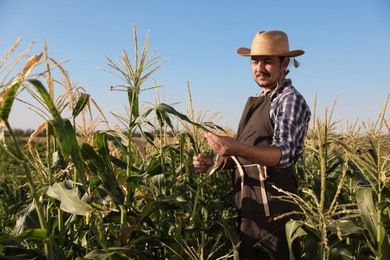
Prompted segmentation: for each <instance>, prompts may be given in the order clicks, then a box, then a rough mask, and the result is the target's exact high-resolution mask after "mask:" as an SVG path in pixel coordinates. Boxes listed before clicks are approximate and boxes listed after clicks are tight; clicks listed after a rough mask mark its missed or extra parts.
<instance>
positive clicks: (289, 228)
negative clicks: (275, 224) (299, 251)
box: [286, 220, 307, 259]
mask: <svg viewBox="0 0 390 260" xmlns="http://www.w3.org/2000/svg"><path fill="white" fill-rule="evenodd" d="M302 225H303V224H302V223H301V222H299V221H296V220H290V221H288V222H287V223H286V237H287V244H288V248H289V251H290V259H295V257H294V253H293V244H294V240H295V239H297V238H299V237H302V236H305V235H307V233H306V232H305V230H303V229H302Z"/></svg>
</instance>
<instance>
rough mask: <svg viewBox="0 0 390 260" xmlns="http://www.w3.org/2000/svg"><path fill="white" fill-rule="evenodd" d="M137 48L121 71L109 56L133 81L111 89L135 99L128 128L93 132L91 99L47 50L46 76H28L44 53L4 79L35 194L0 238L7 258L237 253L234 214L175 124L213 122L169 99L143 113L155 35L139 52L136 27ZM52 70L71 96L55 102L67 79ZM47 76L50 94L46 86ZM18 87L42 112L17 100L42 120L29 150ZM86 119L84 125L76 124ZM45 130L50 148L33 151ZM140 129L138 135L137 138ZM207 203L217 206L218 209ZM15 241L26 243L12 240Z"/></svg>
mask: <svg viewBox="0 0 390 260" xmlns="http://www.w3.org/2000/svg"><path fill="white" fill-rule="evenodd" d="M134 42H135V44H134V45H135V48H134V50H135V52H134V56H135V60H134V64H132V63H131V62H130V59H129V57H128V54H127V52H125V51H123V53H122V54H123V55H122V58H121V64H120V65H117V64H116V63H115V62H113V60H111V59H109V58H108V60H109V66H110V67H111V68H113V69H114V71H115V72H114V73H113V74H115V75H117V76H119V77H120V78H121V79H123V80H124V82H125V83H126V85H125V86H116V87H113V89H115V90H124V91H125V92H126V93H127V95H128V101H129V114H128V115H129V116H128V117H127V118H121V120H122V122H125V123H126V126H127V127H126V129H125V130H124V131H118V130H112V129H108V130H107V131H102V132H100V133H93V132H94V131H93V127H86V124H85V117H84V115H85V114H89V115H90V118H91V119H92V120H91V121H92V124H93V122H96V121H95V119H93V117H92V114H91V102H92V103H93V99H92V98H91V97H90V95H89V94H85V93H82V92H79V90H80V88H77V87H75V86H74V85H73V84H72V83H71V81H70V79H69V75H68V74H67V72H66V71H65V70H64V69H63V68H62V66H61V64H60V63H58V62H56V61H55V60H54V59H52V58H50V57H49V56H48V54H47V47H46V45H45V50H44V58H45V62H44V65H46V66H45V71H44V72H43V73H39V74H37V75H35V76H34V77H32V78H27V75H28V73H29V72H30V70H31V69H32V68H33V67H34V66H36V65H37V64H38V61H39V60H40V58H41V56H42V54H39V55H36V56H33V58H31V59H30V60H28V62H27V63H26V66H25V68H24V69H23V70H22V73H20V74H18V77H15V78H16V79H17V81H15V82H16V83H12V84H11V83H9V82H6V81H4V82H6V83H4V90H3V92H2V97H3V99H2V103H1V110H0V115H1V119H2V123H4V126H5V127H6V128H7V130H8V132H9V133H10V137H11V141H12V142H11V143H10V144H9V143H8V142H9V141H8V139H6V138H4V139H3V149H4V150H7V151H8V152H9V153H10V154H11V155H12V156H14V157H15V158H16V159H17V160H18V162H20V164H21V165H22V166H24V169H25V171H24V177H25V178H26V179H27V182H28V184H29V190H30V192H29V193H30V194H31V195H32V197H33V203H31V204H29V203H28V202H27V203H26V207H25V208H24V209H23V210H21V211H20V212H19V214H18V220H17V223H16V225H15V227H14V229H13V230H12V232H11V233H10V234H7V235H5V236H3V237H1V238H0V244H2V251H3V253H5V254H6V255H13V256H17V257H23V258H36V257H38V258H39V257H45V258H47V259H65V258H70V259H73V258H75V257H76V256H81V257H85V258H96V257H98V258H100V259H106V258H110V259H119V258H120V259H123V258H139V259H153V258H154V259H163V258H171V257H176V258H179V259H189V258H190V259H207V258H219V257H221V258H222V257H223V258H227V257H230V256H233V254H235V253H236V252H237V251H236V250H235V245H236V244H237V237H236V234H235V232H234V231H233V230H232V229H231V227H230V225H229V222H230V221H231V220H232V219H233V218H232V216H231V215H230V213H227V211H226V210H225V207H226V206H229V205H228V204H225V202H224V198H223V197H220V198H218V197H216V196H213V194H215V191H216V187H215V185H209V184H208V183H209V182H208V180H207V179H203V177H202V176H198V175H196V174H195V173H194V170H193V169H192V167H191V164H190V161H191V158H192V156H193V154H194V152H195V151H196V152H199V147H200V145H195V142H194V138H193V136H192V135H191V134H190V133H187V132H185V133H180V131H179V130H178V129H177V128H176V127H175V124H174V123H173V121H174V120H178V121H179V122H185V123H186V124H190V125H193V126H195V127H196V128H199V129H202V131H210V130H209V126H212V124H211V123H207V124H203V123H200V122H195V121H194V120H191V119H190V118H189V117H187V116H186V115H184V114H182V113H180V112H178V111H177V110H176V109H175V108H174V107H173V106H171V105H168V104H166V103H159V104H156V105H153V106H152V107H150V108H148V109H146V110H145V111H141V109H140V105H139V104H140V93H141V91H143V90H147V89H149V88H146V89H142V88H141V85H143V84H144V83H145V82H146V80H147V79H148V78H149V77H150V75H152V73H153V72H154V71H156V70H157V69H158V68H159V67H160V64H159V63H158V57H155V56H154V53H153V54H152V55H151V56H149V52H148V48H149V45H148V36H147V38H146V41H145V44H144V47H143V49H142V51H141V52H139V51H138V43H137V35H136V31H135V27H134ZM12 50H14V49H12ZM12 50H11V52H12ZM8 55H9V54H7V56H8ZM51 64H53V65H51ZM53 69H58V70H59V71H60V72H61V74H62V75H63V76H64V80H63V81H62V82H61V84H60V85H61V86H62V87H63V88H64V90H65V94H64V95H61V96H59V97H58V98H57V99H56V98H55V96H56V95H55V88H54V85H55V84H56V83H57V82H60V81H59V80H56V79H54V78H53V75H54V74H53V73H52V71H53ZM7 75H8V73H7ZM36 77H38V79H37V78H36ZM42 77H44V79H45V81H46V84H47V86H48V87H47V88H46V87H45V86H44V84H43V83H42V81H40V80H39V78H42ZM10 82H14V81H10ZM21 86H22V88H20V87H21ZM151 88H152V89H154V88H157V86H152V87H151ZM18 89H21V90H27V91H28V92H29V93H30V94H31V95H32V96H33V98H34V99H35V100H37V101H38V103H39V105H40V106H36V105H33V104H31V103H28V102H25V101H22V100H19V101H22V102H24V103H25V104H27V105H29V106H30V107H31V109H32V110H33V112H35V113H38V114H39V115H41V117H42V118H43V119H44V123H42V124H41V126H39V127H38V129H37V130H36V131H35V132H34V133H33V134H32V135H31V137H30V139H29V140H28V142H27V146H25V147H22V146H21V145H20V144H19V143H18V140H17V139H16V138H15V135H14V134H13V132H12V127H11V126H10V125H9V123H8V117H9V114H10V111H11V109H12V105H13V101H14V100H15V99H16V96H17V93H18V92H17V91H18ZM95 107H96V108H98V106H97V105H96V104H95ZM67 108H68V110H69V112H70V113H68V115H66V109H67ZM86 111H89V112H86ZM98 111H99V112H100V115H101V117H103V118H104V115H103V113H101V111H100V110H99V108H98ZM80 115H81V121H82V123H81V124H82V125H81V126H80V125H78V122H77V119H78V118H79V117H80ZM118 118H119V116H118ZM153 121H154V122H155V123H153ZM43 131H45V134H46V151H45V152H44V153H41V152H40V151H38V150H37V149H36V148H35V147H34V139H35V137H36V136H37V135H38V134H40V133H42V132H43ZM78 131H79V132H78ZM88 131H89V133H88ZM80 132H81V134H80ZM136 133H137V134H138V133H140V138H138V139H137V138H135V135H136ZM167 137H169V138H167ZM198 144H199V143H198ZM201 146H204V144H203V145H201ZM33 176H34V177H33ZM221 180H222V181H221ZM229 182H230V178H229V176H228V175H222V176H221V178H220V181H219V182H218V185H220V187H226V186H227V185H228V184H229ZM217 190H218V189H217ZM210 203H211V204H213V205H214V207H213V208H211V209H210V208H209V205H210ZM16 240H18V241H21V243H16V244H15V243H14V241H16ZM40 245H43V250H41V247H40Z"/></svg>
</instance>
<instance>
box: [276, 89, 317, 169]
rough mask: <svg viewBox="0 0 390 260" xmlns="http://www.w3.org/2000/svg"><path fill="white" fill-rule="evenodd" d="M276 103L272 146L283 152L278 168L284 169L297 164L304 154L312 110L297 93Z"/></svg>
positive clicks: (286, 94) (285, 95)
mask: <svg viewBox="0 0 390 260" xmlns="http://www.w3.org/2000/svg"><path fill="white" fill-rule="evenodd" d="M276 102H277V104H275V108H274V109H273V111H272V113H273V116H272V117H273V121H274V136H273V140H272V145H273V146H276V147H278V148H280V150H281V151H282V156H281V159H280V161H279V164H278V166H277V167H279V168H284V167H288V166H290V165H291V164H293V163H295V162H296V160H297V159H298V158H299V156H301V154H302V153H303V144H304V138H305V136H306V133H307V128H308V124H309V121H310V109H309V108H308V106H307V104H306V101H305V99H304V98H303V97H302V96H301V95H300V94H299V93H297V92H295V91H289V92H288V93H285V94H283V95H282V96H281V97H280V99H278V100H277V101H276Z"/></svg>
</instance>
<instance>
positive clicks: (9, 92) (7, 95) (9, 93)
mask: <svg viewBox="0 0 390 260" xmlns="http://www.w3.org/2000/svg"><path fill="white" fill-rule="evenodd" d="M21 84H22V82H20V81H19V82H16V83H15V84H13V85H11V86H10V87H9V88H6V89H5V90H4V91H3V92H2V93H1V99H2V100H3V102H2V103H0V105H1V107H0V119H1V120H3V121H7V120H8V117H9V114H10V113H11V109H12V104H13V103H14V100H15V97H16V93H17V91H18V88H19V86H20V85H21Z"/></svg>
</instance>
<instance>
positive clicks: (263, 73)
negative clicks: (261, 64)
mask: <svg viewBox="0 0 390 260" xmlns="http://www.w3.org/2000/svg"><path fill="white" fill-rule="evenodd" d="M260 75H264V76H267V77H269V76H271V74H270V73H269V72H268V71H259V72H257V73H256V76H260Z"/></svg>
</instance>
